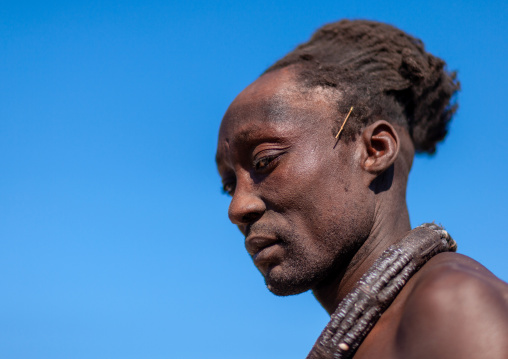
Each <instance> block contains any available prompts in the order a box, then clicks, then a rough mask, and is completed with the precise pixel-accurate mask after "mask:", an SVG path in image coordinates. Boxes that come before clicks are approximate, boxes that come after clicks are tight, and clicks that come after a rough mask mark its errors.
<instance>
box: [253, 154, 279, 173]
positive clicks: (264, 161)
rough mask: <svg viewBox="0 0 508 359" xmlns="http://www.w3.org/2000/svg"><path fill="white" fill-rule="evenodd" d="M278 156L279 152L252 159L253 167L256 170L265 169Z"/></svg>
mask: <svg viewBox="0 0 508 359" xmlns="http://www.w3.org/2000/svg"><path fill="white" fill-rule="evenodd" d="M277 157H279V154H276V155H270V156H264V157H261V158H259V159H255V160H254V163H253V165H254V168H255V169H256V171H264V170H267V169H268V168H269V167H270V164H271V163H272V162H273V161H274V160H275V159H276V158H277Z"/></svg>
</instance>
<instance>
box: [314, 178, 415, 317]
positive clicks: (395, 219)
mask: <svg viewBox="0 0 508 359" xmlns="http://www.w3.org/2000/svg"><path fill="white" fill-rule="evenodd" d="M404 188H405V186H404ZM390 192H391V191H387V192H383V193H379V194H377V195H376V196H379V198H378V201H377V204H376V210H375V217H374V218H375V220H374V225H373V226H372V229H371V231H370V234H369V236H368V237H367V239H366V240H365V241H364V242H363V244H362V245H361V247H360V248H359V249H358V250H357V251H356V252H355V254H354V255H353V257H352V258H351V260H350V261H349V263H348V265H347V266H346V267H345V268H344V269H342V270H341V272H339V273H337V274H336V275H334V276H333V277H332V278H330V279H328V280H327V281H325V282H322V283H319V284H318V285H317V286H316V287H315V288H313V293H314V296H315V297H316V299H317V300H318V301H319V302H320V303H321V305H322V306H323V308H325V310H326V311H327V312H328V313H329V314H330V315H331V314H332V313H333V312H334V311H335V309H336V308H337V306H338V305H339V303H340V302H341V300H342V299H343V298H344V297H345V296H346V295H347V293H349V292H350V291H351V290H352V289H353V287H354V285H355V284H356V282H358V280H359V279H360V278H361V276H362V275H363V274H364V273H365V272H366V271H367V270H368V269H369V268H370V267H371V266H372V265H373V264H374V261H375V260H376V259H377V258H378V257H379V256H381V254H382V253H383V252H384V251H385V250H386V249H387V248H388V247H390V246H391V245H393V244H395V243H397V242H398V241H400V240H401V239H402V238H403V237H404V236H405V235H406V234H407V232H409V231H410V230H411V225H410V223H409V213H408V210H407V206H406V201H405V193H402V194H399V195H394V194H393V193H390ZM386 197H390V198H386ZM394 197H398V198H394ZM394 203H395V204H399V205H394Z"/></svg>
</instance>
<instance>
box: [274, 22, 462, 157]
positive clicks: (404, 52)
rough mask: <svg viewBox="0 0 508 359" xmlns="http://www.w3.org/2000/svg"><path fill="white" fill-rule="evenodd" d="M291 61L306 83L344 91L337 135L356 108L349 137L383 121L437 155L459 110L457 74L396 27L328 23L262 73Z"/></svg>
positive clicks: (340, 95) (420, 149)
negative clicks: (437, 150) (351, 109)
mask: <svg viewBox="0 0 508 359" xmlns="http://www.w3.org/2000/svg"><path fill="white" fill-rule="evenodd" d="M291 65H295V66H296V67H297V68H298V70H299V71H298V79H299V81H301V83H302V84H304V85H305V86H307V87H310V88H312V87H316V86H322V87H332V88H336V89H337V90H339V91H337V92H336V93H337V104H338V106H339V108H338V114H339V116H338V119H337V124H336V127H337V128H333V129H332V133H333V134H334V135H335V133H337V130H338V127H339V125H340V123H339V122H341V121H342V120H343V118H344V115H345V114H346V113H347V112H348V110H349V108H350V107H351V106H354V111H353V113H352V115H351V119H350V120H349V122H348V125H347V126H346V128H345V130H344V132H343V136H344V138H345V140H346V141H349V140H354V138H355V136H356V135H357V134H359V133H360V132H361V130H362V129H363V128H364V127H365V126H366V125H368V124H370V123H373V122H375V121H376V120H378V119H385V120H388V121H389V122H391V123H392V124H396V125H399V126H402V127H403V128H405V129H406V130H407V131H408V133H409V134H410V136H411V138H412V140H413V144H414V146H415V150H416V152H420V153H421V152H427V153H429V154H432V153H434V152H435V151H436V144H437V143H438V142H439V141H441V140H442V139H444V137H445V136H446V134H447V131H448V129H447V127H448V123H449V122H450V120H451V118H452V115H453V114H454V113H455V111H456V109H457V104H456V103H452V102H451V101H450V100H451V99H452V97H453V96H454V94H456V92H457V91H458V90H459V88H460V84H459V82H458V81H457V79H456V73H455V72H451V73H450V72H448V71H447V70H446V69H445V62H444V61H443V60H441V59H439V58H437V57H435V56H433V55H431V54H429V53H427V52H425V48H424V45H423V43H422V42H421V40H419V39H416V38H414V37H412V36H410V35H408V34H406V33H404V32H403V31H401V30H399V29H397V28H395V27H393V26H391V25H387V24H383V23H378V22H374V21H367V20H355V21H350V20H342V21H339V22H335V23H331V24H328V25H325V26H323V27H322V28H320V29H318V30H317V31H316V32H315V33H314V35H312V37H311V39H310V40H309V41H308V42H306V43H303V44H301V45H299V46H298V47H296V49H294V50H293V51H292V52H290V53H289V54H287V55H286V56H285V57H283V58H282V59H280V60H279V61H277V62H276V63H275V64H274V65H272V66H271V67H269V68H268V69H267V70H266V71H265V73H267V72H271V71H275V70H278V69H281V68H284V67H287V66H291Z"/></svg>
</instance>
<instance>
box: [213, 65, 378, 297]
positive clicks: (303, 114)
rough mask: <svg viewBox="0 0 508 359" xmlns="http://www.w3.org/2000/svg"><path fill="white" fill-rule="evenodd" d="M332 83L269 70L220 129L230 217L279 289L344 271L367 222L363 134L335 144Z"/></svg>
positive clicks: (294, 289)
mask: <svg viewBox="0 0 508 359" xmlns="http://www.w3.org/2000/svg"><path fill="white" fill-rule="evenodd" d="M331 91H332V90H331V89H322V88H316V89H311V90H309V89H305V88H303V87H302V86H301V85H300V84H299V83H297V82H296V80H295V73H294V70H291V69H288V68H286V69H282V70H278V71H275V72H271V73H268V74H266V75H264V76H262V77H261V78H259V79H258V80H257V81H255V82H254V83H253V84H251V85H250V86H249V87H247V89H245V90H244V91H243V92H242V93H241V94H240V95H239V96H238V97H237V98H236V99H235V100H234V101H233V103H232V104H231V106H230V107H229V109H228V110H227V112H226V114H225V116H224V119H223V121H222V124H221V128H220V131H219V142H218V148H217V166H218V170H219V173H220V175H221V177H222V182H223V185H224V189H225V190H226V191H227V192H229V194H230V195H231V196H232V199H231V204H230V206H229V218H230V219H231V221H232V222H233V223H234V224H236V225H237V226H238V228H239V229H240V231H241V232H242V233H243V234H244V235H245V246H246V248H247V251H248V252H249V254H250V255H251V256H252V259H253V261H254V264H255V265H256V267H257V268H258V269H259V270H260V271H261V273H262V274H263V276H264V277H265V281H266V284H267V286H268V288H269V289H270V290H271V291H272V292H274V293H275V294H278V295H289V294H296V293H301V292H303V291H306V290H308V289H311V288H313V287H315V286H316V285H317V284H318V283H319V282H321V281H323V280H326V279H327V277H329V276H330V275H331V274H332V273H336V272H337V271H340V270H341V269H343V268H344V267H345V266H346V265H347V262H348V261H349V260H350V258H351V256H352V253H353V251H354V250H355V249H357V248H358V247H359V245H361V243H362V241H363V240H364V239H365V238H366V237H367V236H368V234H369V230H370V228H371V226H372V223H371V221H372V218H373V213H372V211H373V206H372V205H370V204H371V203H370V202H369V198H370V197H369V196H368V194H367V192H366V188H367V187H368V183H365V178H364V177H365V176H364V175H363V171H362V170H361V167H360V166H359V165H358V162H359V157H360V156H359V153H358V152H359V151H358V146H357V144H358V142H359V141H356V142H351V143H349V144H344V143H343V142H342V141H341V142H339V143H338V145H337V146H336V147H335V148H334V146H335V144H336V140H335V138H334V133H333V129H335V128H338V127H337V123H340V121H341V120H339V121H337V118H336V116H337V112H336V110H335V109H336V106H337V103H336V100H333V99H332V97H331V95H332V94H331ZM345 106H349V104H346V105H345ZM334 124H335V126H334Z"/></svg>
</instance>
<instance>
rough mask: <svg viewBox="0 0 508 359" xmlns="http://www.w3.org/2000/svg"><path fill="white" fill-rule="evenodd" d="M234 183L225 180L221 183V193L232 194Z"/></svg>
mask: <svg viewBox="0 0 508 359" xmlns="http://www.w3.org/2000/svg"><path fill="white" fill-rule="evenodd" d="M235 187H236V184H235V183H234V182H226V183H224V184H223V185H222V193H224V194H227V195H229V196H233V193H234V192H235Z"/></svg>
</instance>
